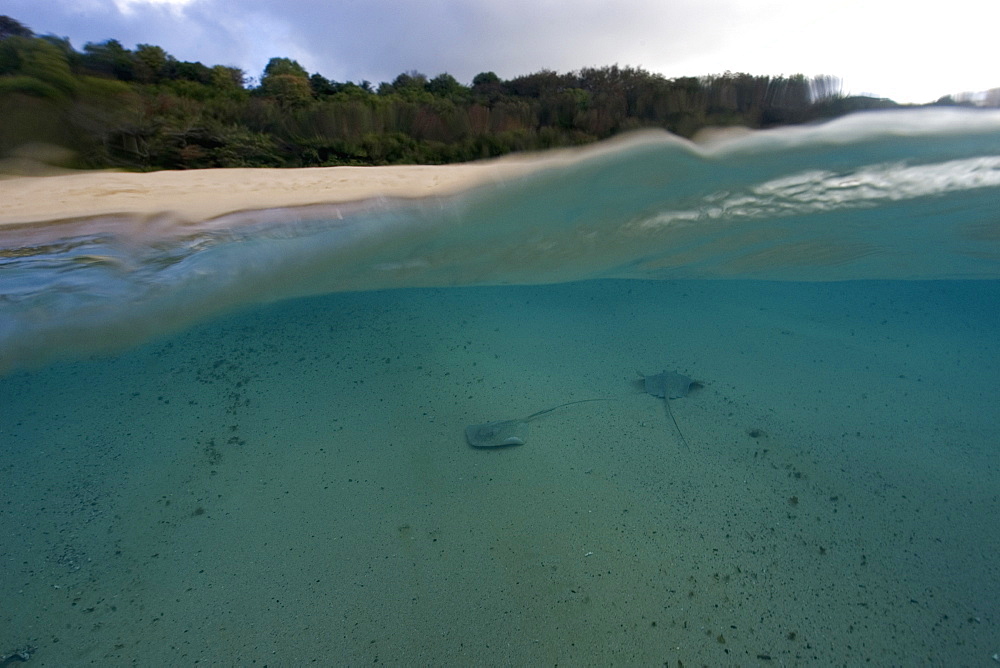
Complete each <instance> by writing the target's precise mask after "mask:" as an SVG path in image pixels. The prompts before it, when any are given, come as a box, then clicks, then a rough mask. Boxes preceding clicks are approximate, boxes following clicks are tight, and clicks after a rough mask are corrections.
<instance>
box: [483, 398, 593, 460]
mask: <svg viewBox="0 0 1000 668" xmlns="http://www.w3.org/2000/svg"><path fill="white" fill-rule="evenodd" d="M588 401H605V399H578V400H576V401H567V402H566V403H564V404H559V405H558V406H553V407H552V408H546V409H545V410H541V411H538V412H537V413H532V414H531V415H528V416H527V417H523V418H519V419H516V420H495V421H493V422H484V423H483V424H470V425H469V426H468V427H466V428H465V440H467V441H468V442H469V445H471V446H472V447H474V448H499V447H502V446H505V445H524V442H525V441H526V440H528V423H529V422H531V421H532V420H534V419H535V418H537V417H541V416H542V415H545V414H546V413H551V412H552V411H554V410H558V409H560V408H563V407H564V406H572V405H573V404H583V403H586V402H588Z"/></svg>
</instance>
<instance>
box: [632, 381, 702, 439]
mask: <svg viewBox="0 0 1000 668" xmlns="http://www.w3.org/2000/svg"><path fill="white" fill-rule="evenodd" d="M638 373H639V375H640V376H642V387H643V389H644V390H645V391H646V394H652V395H653V396H654V397H659V398H660V399H663V404H664V406H666V407H667V415H669V416H670V419H671V421H673V423H674V427H675V428H676V429H677V435H678V436H680V437H681V443H683V444H684V447H685V448H686V447H689V446H688V442H687V439H686V438H684V432H682V431H681V427H680V425H679V424H677V418H675V417H674V412H673V411H672V410H670V400H671V399H680V398H681V397H686V396H687V395H688V393H689V392H690V391H691V388H692V387H701V383H699V382H698V381H696V380H692V379H691V378H689V377H688V376H685V375H683V374H679V373H677V372H676V371H666V370H664V371H661V372H660V373H658V374H655V375H652V376H647V375H646V374H644V373H643V372H641V371H639V372H638Z"/></svg>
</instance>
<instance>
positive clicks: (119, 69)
mask: <svg viewBox="0 0 1000 668" xmlns="http://www.w3.org/2000/svg"><path fill="white" fill-rule="evenodd" d="M83 66H84V67H85V68H86V69H88V70H90V71H91V72H93V73H95V74H103V75H105V76H108V77H112V78H114V79H118V80H119V81H132V80H133V79H134V78H135V59H134V55H133V53H132V52H131V51H129V50H128V49H126V48H125V47H123V46H122V44H121V42H119V41H118V40H117V39H109V40H107V41H104V42H99V43H97V44H95V43H94V42H87V43H86V44H84V45H83Z"/></svg>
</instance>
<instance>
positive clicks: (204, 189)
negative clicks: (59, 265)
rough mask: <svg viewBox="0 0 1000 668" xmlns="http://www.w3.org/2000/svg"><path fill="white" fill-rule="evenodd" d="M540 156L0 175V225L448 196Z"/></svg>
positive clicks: (189, 216) (201, 216)
mask: <svg viewBox="0 0 1000 668" xmlns="http://www.w3.org/2000/svg"><path fill="white" fill-rule="evenodd" d="M542 162H545V161H537V160H536V161H531V162H530V164H529V162H528V161H524V160H522V161H492V162H482V163H470V164H457V165H406V166H385V167H307V168H296V169H276V168H275V169H268V168H245V169H243V168H241V169H208V170H191V171H161V172H146V173H130V172H80V173H75V174H58V175H53V176H24V177H10V178H5V179H0V200H2V201H3V202H4V203H5V206H4V207H3V210H2V211H0V229H3V228H13V227H17V228H20V227H22V226H25V225H27V226H32V227H34V226H37V225H44V224H48V223H59V222H69V221H74V220H82V219H88V218H95V217H129V218H134V217H147V216H158V215H172V216H175V217H176V218H178V219H179V220H180V221H182V222H185V223H199V222H205V221H208V220H212V219H215V218H220V217H222V216H226V215H229V214H234V213H239V212H242V211H249V210H261V209H281V208H299V207H308V206H316V205H324V204H347V203H351V202H360V201H364V200H369V199H373V198H381V197H387V198H400V199H412V198H422V197H430V196H445V195H453V194H456V193H458V192H461V191H463V190H467V189H470V188H474V187H476V186H481V185H488V184H491V183H498V182H501V181H504V180H507V179H510V178H516V177H518V176H520V175H522V174H525V173H527V172H528V171H531V170H532V169H533V168H534V167H535V166H536V165H538V164H539V163H542Z"/></svg>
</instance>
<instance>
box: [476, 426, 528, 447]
mask: <svg viewBox="0 0 1000 668" xmlns="http://www.w3.org/2000/svg"><path fill="white" fill-rule="evenodd" d="M527 438H528V423H527V422H523V421H520V420H499V421H497V422H486V423H484V424H470V425H469V426H468V427H466V428H465V440H466V441H468V442H469V445H471V446H472V447H474V448H500V447H503V446H505V445H524V442H525V440H526V439H527Z"/></svg>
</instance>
